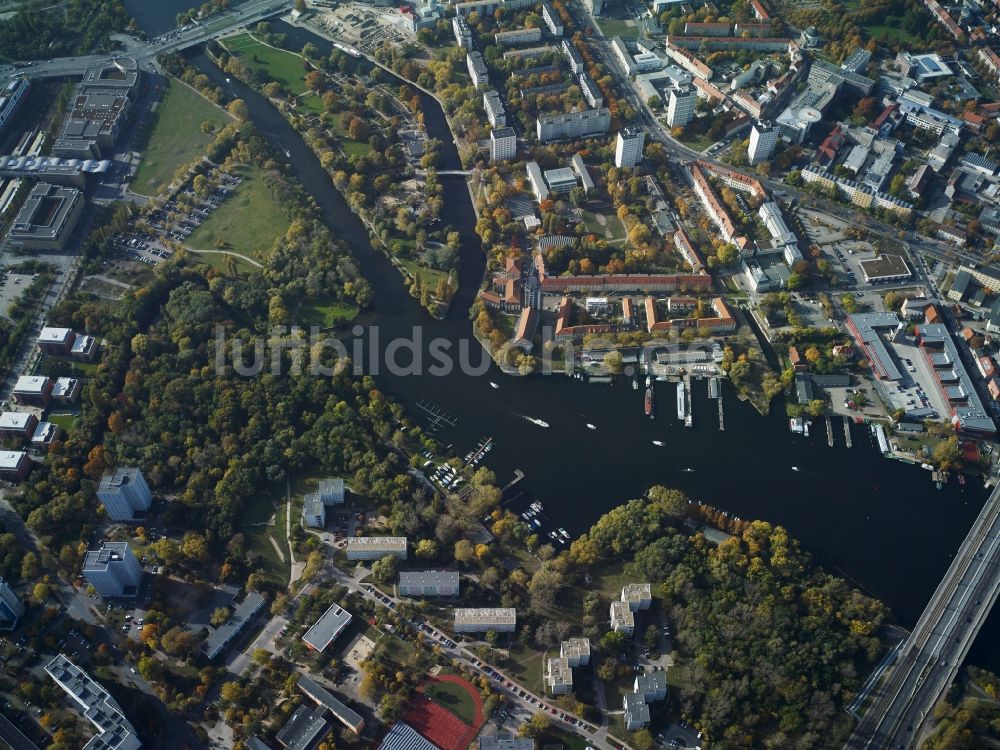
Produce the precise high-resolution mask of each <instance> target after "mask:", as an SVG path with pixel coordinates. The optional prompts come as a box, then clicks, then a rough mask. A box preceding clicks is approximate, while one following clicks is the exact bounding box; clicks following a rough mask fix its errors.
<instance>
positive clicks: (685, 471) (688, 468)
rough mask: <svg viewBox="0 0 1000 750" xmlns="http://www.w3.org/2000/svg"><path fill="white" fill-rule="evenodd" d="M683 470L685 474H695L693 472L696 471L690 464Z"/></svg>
mask: <svg viewBox="0 0 1000 750" xmlns="http://www.w3.org/2000/svg"><path fill="white" fill-rule="evenodd" d="M683 472H684V473H685V474H693V473H694V469H692V468H691V467H690V466H689V467H687V468H686V469H683Z"/></svg>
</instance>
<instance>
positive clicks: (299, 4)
mask: <svg viewBox="0 0 1000 750" xmlns="http://www.w3.org/2000/svg"><path fill="white" fill-rule="evenodd" d="M295 10H296V11H298V12H299V13H305V12H306V0H295Z"/></svg>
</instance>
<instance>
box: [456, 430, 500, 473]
mask: <svg viewBox="0 0 1000 750" xmlns="http://www.w3.org/2000/svg"><path fill="white" fill-rule="evenodd" d="M492 447H493V438H491V437H489V438H486V439H485V440H483V441H482V442H481V443H480V444H479V445H478V446H477V447H476V448H474V449H473V450H472V451H470V452H469V454H468V455H467V456H466V457H465V463H464V464H462V468H465V467H466V466H469V465H475V464H478V463H479V462H480V461H481V460H482V458H483V456H485V455H486V454H487V453H489V452H490V450H491V449H492Z"/></svg>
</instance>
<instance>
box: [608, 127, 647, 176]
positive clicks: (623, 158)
mask: <svg viewBox="0 0 1000 750" xmlns="http://www.w3.org/2000/svg"><path fill="white" fill-rule="evenodd" d="M645 143H646V132H645V131H643V130H639V129H638V128H625V130H619V131H618V141H617V143H616V144H615V166H616V167H618V168H620V169H631V168H632V167H634V166H635V165H636V164H638V163H639V160H640V159H642V148H643V146H644V145H645Z"/></svg>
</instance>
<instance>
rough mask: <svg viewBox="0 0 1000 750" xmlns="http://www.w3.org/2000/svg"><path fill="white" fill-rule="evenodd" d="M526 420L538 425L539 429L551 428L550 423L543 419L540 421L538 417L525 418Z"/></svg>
mask: <svg viewBox="0 0 1000 750" xmlns="http://www.w3.org/2000/svg"><path fill="white" fill-rule="evenodd" d="M525 419H527V420H528V421H529V422H531V423H532V424H536V425H538V426H539V427H548V426H549V423H548V422H546V421H545V420H542V419H538V418H537V417H525Z"/></svg>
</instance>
